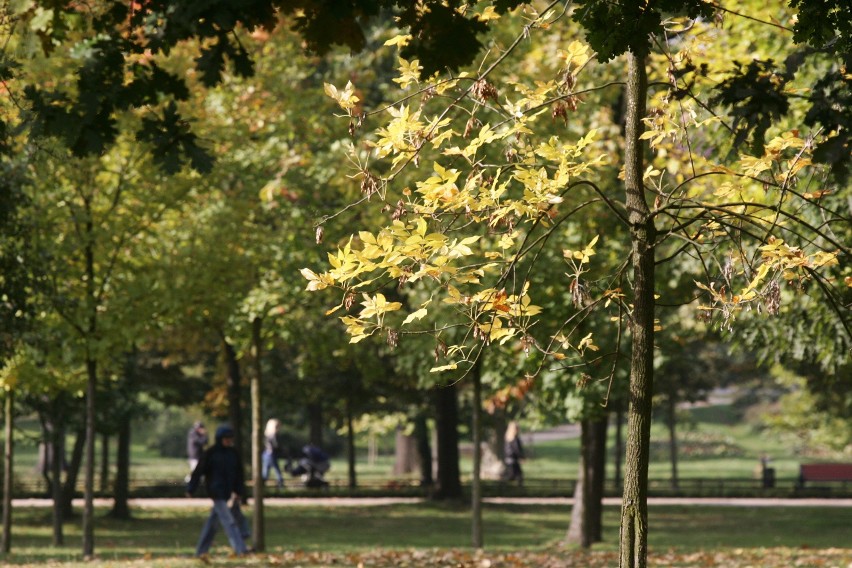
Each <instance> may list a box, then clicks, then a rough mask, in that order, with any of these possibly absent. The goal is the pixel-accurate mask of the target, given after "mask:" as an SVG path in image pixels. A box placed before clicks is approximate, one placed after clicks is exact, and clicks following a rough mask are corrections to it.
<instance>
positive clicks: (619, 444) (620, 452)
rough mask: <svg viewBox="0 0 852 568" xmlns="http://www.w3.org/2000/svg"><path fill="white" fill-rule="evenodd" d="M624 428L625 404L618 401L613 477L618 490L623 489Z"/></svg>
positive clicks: (616, 406) (616, 404)
mask: <svg viewBox="0 0 852 568" xmlns="http://www.w3.org/2000/svg"><path fill="white" fill-rule="evenodd" d="M623 427H624V402H622V401H621V400H618V401H617V402H616V403H615V449H614V450H615V451H614V452H613V456H614V464H613V469H614V470H615V473H614V474H613V476H612V484H613V486H614V487H615V488H616V489H621V458H622V456H624V442H623V440H622V438H621V434H622V428H623Z"/></svg>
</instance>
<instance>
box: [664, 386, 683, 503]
mask: <svg viewBox="0 0 852 568" xmlns="http://www.w3.org/2000/svg"><path fill="white" fill-rule="evenodd" d="M668 403H669V408H668V416H667V417H666V418H667V419H668V426H669V458H670V459H671V466H672V489H674V490H675V491H677V490H678V489H679V488H680V480H679V479H678V475H677V432H676V429H677V415H676V414H675V412H676V409H675V407H676V406H677V405H676V403H677V400H675V398H674V396H670V397H668Z"/></svg>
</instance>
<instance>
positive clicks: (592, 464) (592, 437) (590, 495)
mask: <svg viewBox="0 0 852 568" xmlns="http://www.w3.org/2000/svg"><path fill="white" fill-rule="evenodd" d="M606 427H607V420H606V417H604V418H598V419H586V420H583V421H582V422H581V423H580V467H579V472H578V474H577V486H576V487H575V488H574V508H573V509H572V511H571V526H570V527H569V528H568V535H567V537H566V540H567V541H568V542H569V543H572V544H579V545H580V546H582V547H583V548H590V547H591V546H592V544H593V543H595V542H600V541H601V540H602V536H603V530H602V529H603V523H602V517H603V487H604V472H605V468H606Z"/></svg>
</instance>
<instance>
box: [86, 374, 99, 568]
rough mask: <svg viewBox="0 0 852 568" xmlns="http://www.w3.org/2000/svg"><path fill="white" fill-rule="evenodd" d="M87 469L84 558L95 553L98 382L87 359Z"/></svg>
mask: <svg viewBox="0 0 852 568" xmlns="http://www.w3.org/2000/svg"><path fill="white" fill-rule="evenodd" d="M86 371H87V374H88V380H87V381H86V450H85V453H86V462H85V463H86V469H85V471H84V475H83V481H84V484H83V527H82V532H83V559H84V560H91V559H92V558H94V555H95V408H96V405H95V392H96V391H97V383H98V366H97V362H96V361H95V360H94V359H93V358H91V357H89V358H88V359H87V361H86Z"/></svg>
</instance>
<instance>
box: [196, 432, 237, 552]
mask: <svg viewBox="0 0 852 568" xmlns="http://www.w3.org/2000/svg"><path fill="white" fill-rule="evenodd" d="M202 477H203V478H204V483H205V486H206V488H207V495H208V496H209V497H210V498H211V499H212V500H213V509H212V510H211V511H210V516H209V517H208V518H207V522H205V523H204V527H203V528H202V529H201V535H200V536H199V537H198V545H197V546H196V547H195V555H196V556H203V555H205V554H207V552H208V551H209V550H210V546H211V545H212V544H213V538H214V537H215V536H216V530H217V525H219V524H221V525H222V528H224V529H225V534H226V535H228V541H229V542H230V543H231V547H232V548H233V549H234V552H235V553H237V554H245V553H246V552H247V551H248V548H247V546H246V541H245V539H246V538H248V523H247V522H246V519H245V517H244V516H243V514H242V511H241V510H240V503H241V502H242V500H243V499H244V498H245V495H246V486H245V473H244V471H243V464H242V459H241V458H240V455H239V453H237V450H236V449H235V448H234V429H233V428H231V427H230V426H228V425H226V424H225V425H222V426H219V428H217V429H216V442H215V444H213V446H211V447H210V448H208V449H207V450H205V452H204V453H203V454H201V459H200V460H199V461H198V465H197V466H196V467H195V469H194V470H193V472H192V476H191V477H190V479H189V483H188V484H187V487H186V491H187V496H192V494H193V493H195V491H196V490H197V489H198V486H199V484H200V483H201V478H202ZM229 501H230V505H229Z"/></svg>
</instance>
